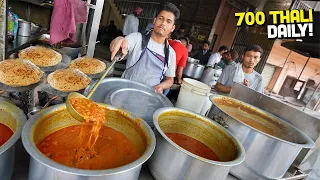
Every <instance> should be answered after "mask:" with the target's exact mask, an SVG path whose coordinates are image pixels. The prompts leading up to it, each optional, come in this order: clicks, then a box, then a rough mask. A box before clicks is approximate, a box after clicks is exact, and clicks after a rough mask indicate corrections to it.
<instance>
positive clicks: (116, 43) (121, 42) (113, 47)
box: [110, 36, 128, 60]
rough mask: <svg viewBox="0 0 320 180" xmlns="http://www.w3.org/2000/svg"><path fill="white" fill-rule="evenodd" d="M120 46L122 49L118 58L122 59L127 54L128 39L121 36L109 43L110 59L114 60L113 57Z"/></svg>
mask: <svg viewBox="0 0 320 180" xmlns="http://www.w3.org/2000/svg"><path fill="white" fill-rule="evenodd" d="M120 48H121V51H122V56H121V58H120V60H122V59H123V58H124V57H126V55H127V54H128V41H127V40H126V39H125V38H124V37H122V36H119V37H117V38H115V39H114V40H113V41H112V42H111V43H110V51H111V60H114V57H115V56H116V54H117V53H118V52H119V50H120Z"/></svg>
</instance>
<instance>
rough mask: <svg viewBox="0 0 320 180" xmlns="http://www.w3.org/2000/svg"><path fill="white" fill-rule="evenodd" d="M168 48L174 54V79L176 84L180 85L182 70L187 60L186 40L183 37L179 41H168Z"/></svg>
mask: <svg viewBox="0 0 320 180" xmlns="http://www.w3.org/2000/svg"><path fill="white" fill-rule="evenodd" d="M169 44H170V46H171V47H172V48H173V49H174V51H175V52H176V78H177V83H178V84H181V83H182V74H183V68H184V67H186V64H187V58H188V50H187V46H188V40H187V39H186V38H184V37H181V38H179V40H178V41H177V40H169Z"/></svg>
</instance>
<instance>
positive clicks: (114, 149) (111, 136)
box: [37, 125, 140, 169]
mask: <svg viewBox="0 0 320 180" xmlns="http://www.w3.org/2000/svg"><path fill="white" fill-rule="evenodd" d="M82 128H84V129H82ZM91 128H92V127H91V126H90V125H75V126H70V127H67V128H64V129H61V130H59V131H56V132H54V133H52V134H50V135H49V136H47V137H46V138H45V139H44V140H42V141H41V142H40V143H39V144H38V145H37V147H38V149H39V150H40V151H41V152H42V153H43V154H44V155H46V156H47V157H49V158H50V159H52V160H54V161H56V162H58V163H61V164H64V165H66V166H70V167H75V168H80V169H110V168H116V167H119V166H122V165H125V164H129V163H131V162H133V161H135V160H136V159H138V158H139V156H140V155H139V152H138V150H137V148H136V147H135V145H134V144H133V143H132V142H131V141H130V140H129V139H128V138H127V137H126V136H125V135H123V134H122V133H120V132H118V131H116V130H114V129H112V128H110V127H106V126H102V127H101V129H100V132H99V138H98V139H97V141H96V142H95V144H94V146H93V151H92V150H91V149H89V148H87V147H86V143H87V142H88V140H89V138H90V133H88V132H90V130H91ZM82 130H84V132H85V133H84V136H83V137H81V138H83V139H80V138H79V134H80V132H81V131H82Z"/></svg>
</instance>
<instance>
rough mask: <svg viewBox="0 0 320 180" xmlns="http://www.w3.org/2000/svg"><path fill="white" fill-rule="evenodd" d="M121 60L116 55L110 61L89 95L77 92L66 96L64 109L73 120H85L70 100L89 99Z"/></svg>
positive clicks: (119, 56)
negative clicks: (65, 108)
mask: <svg viewBox="0 0 320 180" xmlns="http://www.w3.org/2000/svg"><path fill="white" fill-rule="evenodd" d="M120 58H121V55H116V56H115V58H114V60H113V61H112V63H111V65H110V66H109V67H108V68H107V70H106V72H105V73H104V74H103V75H102V76H101V77H100V79H99V81H98V82H97V83H96V84H95V85H94V86H93V88H92V89H91V90H90V92H89V94H88V95H87V97H86V96H84V95H82V94H80V93H77V92H71V93H69V94H68V97H67V100H66V107H67V111H68V112H69V113H70V114H71V116H72V117H73V118H75V119H76V120H78V121H80V122H83V121H84V120H85V119H84V117H83V116H82V115H81V114H79V113H78V112H77V111H76V110H75V109H74V108H73V106H72V104H71V103H70V99H72V98H86V99H90V97H91V96H92V94H93V93H94V92H95V90H96V89H97V88H98V86H99V85H100V84H101V82H102V80H103V79H104V78H105V77H106V76H107V74H108V73H109V71H110V70H111V69H112V68H113V66H114V65H115V63H116V62H117V61H119V60H120Z"/></svg>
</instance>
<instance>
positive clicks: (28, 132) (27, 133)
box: [21, 103, 156, 176]
mask: <svg viewBox="0 0 320 180" xmlns="http://www.w3.org/2000/svg"><path fill="white" fill-rule="evenodd" d="M99 105H102V106H103V107H107V108H109V109H111V110H120V109H118V108H116V107H114V106H111V105H107V104H102V103H99ZM64 107H65V104H58V105H54V106H51V107H49V108H46V109H44V110H42V111H40V112H39V113H37V114H36V115H34V116H32V117H31V118H30V119H29V120H28V122H27V123H26V125H25V126H24V128H23V131H22V136H21V138H22V143H23V146H24V147H25V149H26V150H27V152H28V153H29V155H30V156H31V157H32V158H34V159H35V160H37V161H38V162H40V163H42V164H43V165H45V166H47V167H50V168H53V169H55V170H58V171H61V172H64V173H67V174H73V175H81V176H108V175H114V174H119V173H124V172H126V171H130V170H132V169H134V168H137V167H139V166H141V165H142V164H143V163H144V162H146V161H147V160H148V159H149V158H150V156H151V155H152V153H153V151H154V149H155V146H156V138H155V135H154V133H153V131H152V129H151V128H150V126H149V125H148V124H147V123H146V122H145V121H139V123H142V124H143V125H142V128H145V129H146V132H147V135H148V136H149V141H150V144H149V146H148V147H147V148H146V150H145V152H144V153H143V154H142V155H141V156H140V157H139V158H138V159H137V160H135V161H133V162H131V163H129V164H126V165H124V166H120V167H117V168H112V169H104V170H87V169H78V168H73V167H69V166H65V165H63V164H60V163H57V162H55V161H53V160H51V159H49V158H48V157H46V156H45V155H43V154H42V153H41V152H40V151H39V150H38V148H37V147H36V145H35V143H34V142H33V133H32V132H33V129H34V124H36V123H38V122H39V120H40V119H41V118H42V117H44V116H45V115H47V114H48V113H50V112H54V111H56V110H59V109H61V108H64ZM122 111H124V110H122ZM128 116H129V117H130V118H133V119H135V118H134V117H132V116H131V115H129V114H128Z"/></svg>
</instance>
